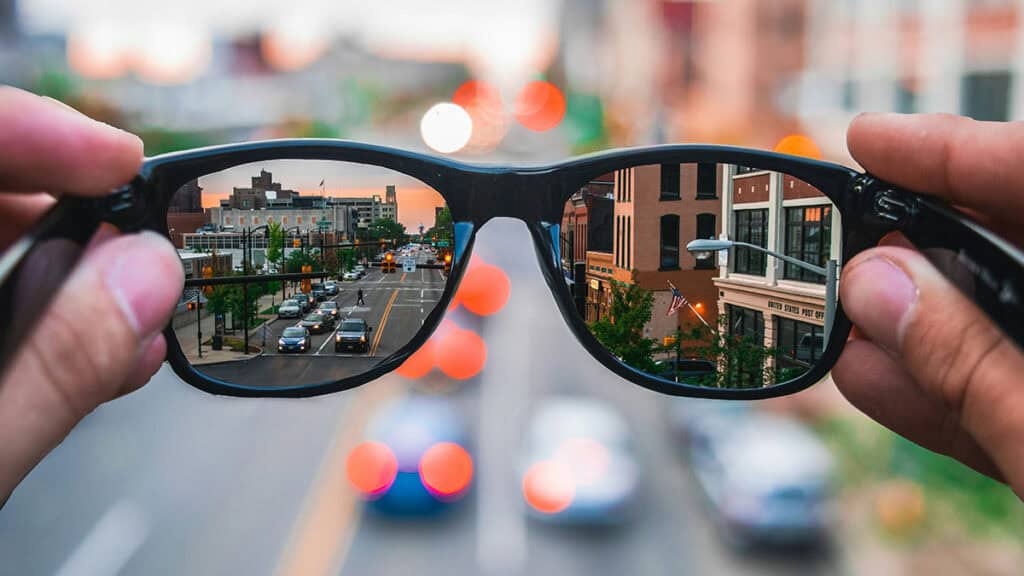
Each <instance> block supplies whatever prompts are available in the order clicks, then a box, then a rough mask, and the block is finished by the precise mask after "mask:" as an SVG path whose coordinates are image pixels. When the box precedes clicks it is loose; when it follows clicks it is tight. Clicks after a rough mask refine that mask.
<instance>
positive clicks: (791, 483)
mask: <svg viewBox="0 0 1024 576" xmlns="http://www.w3.org/2000/svg"><path fill="white" fill-rule="evenodd" d="M689 448H690V451H691V454H690V461H691V465H692V470H693V473H694V476H695V477H696V479H697V484H698V485H699V486H700V489H701V491H702V492H703V494H704V496H705V497H706V499H707V501H708V503H709V507H708V508H709V510H710V511H711V514H713V515H714V520H715V524H716V525H717V526H718V528H719V531H720V532H721V534H722V535H723V537H724V538H725V540H726V541H727V542H728V543H730V544H732V545H734V546H736V547H739V548H746V547H750V546H753V545H766V544H775V545H779V544H785V545H791V544H822V543H824V542H825V541H826V539H827V535H828V532H829V528H830V525H831V516H832V513H831V510H830V486H831V476H832V470H833V463H832V458H831V455H830V453H829V452H828V449H826V448H825V446H824V445H823V444H822V443H821V441H820V440H818V438H817V437H816V436H815V435H814V434H813V433H812V432H811V431H810V430H808V429H807V428H806V427H804V426H803V425H802V424H800V423H799V422H797V421H795V420H791V419H788V418H783V417H781V416H775V415H770V414H763V413H760V412H757V411H754V410H751V411H750V412H749V413H748V414H747V415H746V416H745V417H743V418H736V419H734V420H733V421H732V422H731V423H730V425H729V426H721V427H720V428H719V429H718V430H717V431H716V433H715V434H712V435H706V436H705V435H702V436H700V437H699V438H696V437H695V439H694V441H692V442H690V443H689Z"/></svg>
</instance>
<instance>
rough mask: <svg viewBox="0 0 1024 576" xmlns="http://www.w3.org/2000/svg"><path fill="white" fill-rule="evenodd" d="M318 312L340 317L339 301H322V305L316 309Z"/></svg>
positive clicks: (336, 317) (335, 317) (334, 317)
mask: <svg viewBox="0 0 1024 576" xmlns="http://www.w3.org/2000/svg"><path fill="white" fill-rule="evenodd" d="M316 312H317V314H329V315H330V316H331V318H333V319H335V320H337V319H338V303H337V302H335V301H334V300H327V301H326V302H321V303H320V306H319V307H317V309H316Z"/></svg>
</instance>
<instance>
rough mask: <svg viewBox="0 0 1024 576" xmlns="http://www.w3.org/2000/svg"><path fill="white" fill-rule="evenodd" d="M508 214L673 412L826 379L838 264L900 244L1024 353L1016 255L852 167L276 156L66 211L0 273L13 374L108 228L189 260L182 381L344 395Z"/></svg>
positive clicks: (142, 183)
mask: <svg viewBox="0 0 1024 576" xmlns="http://www.w3.org/2000/svg"><path fill="white" fill-rule="evenodd" d="M495 217H509V218H518V219H520V220H522V221H523V222H525V223H526V225H527V227H528V229H529V231H530V234H531V236H532V238H533V248H534V252H535V253H536V256H537V258H538V260H539V262H540V268H541V270H542V271H543V274H544V277H545V280H546V282H547V284H548V286H549V287H550V289H551V293H552V295H553V297H554V298H555V301H556V302H557V304H558V308H559V310H560V311H561V314H562V317H563V318H564V319H565V321H566V323H567V324H568V325H569V327H570V328H571V329H572V332H573V333H574V334H575V335H576V337H577V339H578V340H579V342H580V343H581V344H582V345H583V346H584V347H585V348H586V349H587V350H588V351H589V352H590V354H591V355H592V356H593V357H594V358H595V359H596V360H597V361H599V362H601V363H602V364H604V365H605V366H606V367H607V368H608V369H609V370H611V371H612V372H614V373H615V374H617V375H618V376H620V377H622V378H624V379H626V380H628V381H630V382H633V383H635V384H638V385H640V386H643V387H645V388H648V389H650V390H654V391H657V392H661V393H664V394H670V395H675V396H691V397H705V398H722V399H741V400H743V399H758V398H768V397H774V396H781V395H785V394H791V393H793V392H797V391H799V390H802V389H804V388H806V387H808V386H810V385H811V384H813V383H815V382H817V381H819V380H821V379H822V378H823V377H825V375H826V374H827V372H828V371H829V370H830V369H831V367H832V366H833V365H834V364H835V362H836V360H837V358H838V357H839V355H840V353H841V351H842V349H843V345H844V344H845V342H846V340H847V337H848V335H849V333H850V328H851V323H850V321H849V319H847V317H846V315H845V314H844V313H843V308H842V303H841V302H840V301H839V298H838V296H837V293H838V290H837V286H838V278H839V276H840V274H841V270H842V265H843V263H844V262H848V261H850V259H851V258H853V257H854V256H856V255H857V254H858V253H859V252H861V251H863V250H866V249H868V248H870V247H873V246H875V245H877V244H878V242H879V241H880V240H881V239H882V238H883V237H884V236H885V235H887V234H890V233H893V232H899V233H902V234H903V235H904V236H905V237H906V238H907V239H909V240H910V242H912V243H913V244H914V246H915V247H916V248H917V249H918V250H920V251H921V252H922V253H923V254H924V255H925V256H926V257H927V258H928V259H929V260H930V261H931V262H932V263H933V264H934V265H936V266H937V267H938V268H939V269H940V270H941V271H942V272H943V274H944V275H945V276H946V277H948V278H949V279H950V280H951V281H952V282H953V283H954V284H955V285H956V286H957V287H958V288H959V289H960V290H961V291H962V292H963V293H964V294H965V295H966V296H967V297H968V298H969V299H970V300H971V301H972V302H973V303H974V304H975V305H976V306H978V307H979V308H980V309H982V310H983V311H984V312H985V313H986V314H987V315H988V316H989V317H990V318H991V319H992V320H993V321H994V322H995V323H996V324H998V325H999V326H1000V327H1001V328H1002V329H1003V330H1004V331H1005V332H1006V334H1007V335H1009V336H1010V337H1012V338H1013V339H1015V340H1016V341H1017V342H1018V343H1021V342H1022V336H1024V315H1022V307H1021V296H1020V294H1019V293H1018V287H1019V286H1024V277H1022V274H1021V271H1022V269H1024V268H1022V265H1024V257H1022V254H1021V252H1020V251H1018V250H1017V249H1016V248H1014V247H1013V246H1011V245H1009V244H1008V243H1006V242H1005V241H1003V240H1002V239H1000V238H998V237H996V236H995V235H993V234H992V233H991V232H989V231H988V230H986V229H984V228H983V227H981V226H979V225H978V224H977V223H975V222H973V221H971V220H970V219H968V218H967V217H966V216H965V215H964V214H963V213H961V212H960V211H958V210H956V209H955V208H953V207H951V206H949V205H948V204H946V203H944V202H943V201H941V200H938V199H936V198H932V197H928V196H924V195H920V194H916V193H913V192H910V191H907V190H903V189H901V188H899V187H896V186H893V185H891V184H888V183H886V182H883V181H881V180H879V179H877V178H874V177H873V176H871V175H869V174H863V173H859V172H856V171H854V170H851V169H849V168H846V167H843V166H840V165H837V164H830V163H826V162H820V161H815V160H810V159H805V158H800V157H793V156H786V155H780V154H775V153H769V152H762V151H757V150H750V149H743V148H734V147H722V146H701V145H668V146H656V147H649V148H636V149H624V150H613V151H609V152H603V153H598V154H593V155H589V156H583V157H579V158H575V159H571V160H568V161H565V162H561V163H558V164H550V165H543V166H530V167H510V166H487V165H471V164H463V163H460V162H456V161H453V160H449V159H445V158H437V157H432V156H428V155H423V154H418V153H414V152H408V151H404V150H397V149H392V148H386V147H381V146H373V145H367V144H359V143H353V142H344V141H336V140H278V141H267V142H257V143H247V144H234V145H227V146H217V147H211V148H203V149H197V150H190V151H185V152H179V153H173V154H166V155H162V156H157V157H154V158H150V159H147V160H146V161H145V163H144V165H143V167H142V170H141V171H140V173H139V175H138V176H137V177H136V178H135V179H134V180H133V181H132V182H131V183H129V184H128V185H126V186H124V187H122V188H120V189H118V190H116V191H114V192H113V193H111V194H110V195H109V196H107V197H105V198H100V199H85V198H72V197H65V198H63V199H61V201H60V202H59V203H58V204H57V205H56V206H55V207H54V208H53V209H52V210H50V211H49V212H48V213H47V214H46V215H45V216H44V217H43V218H42V219H41V220H40V221H39V222H38V223H37V224H36V225H35V227H34V228H33V229H32V230H31V231H30V232H29V233H28V234H26V235H25V236H24V237H22V238H21V239H19V240H18V241H17V242H16V243H15V244H14V245H12V246H11V247H9V248H8V250H7V251H6V253H5V254H3V256H2V257H0V325H2V326H3V333H2V335H0V338H2V340H0V368H3V367H5V366H6V364H7V363H8V362H9V361H10V359H11V357H12V355H13V354H14V353H15V352H16V350H17V349H18V346H19V345H20V344H21V343H22V342H23V341H24V340H25V338H26V336H27V334H28V333H29V331H30V330H31V328H32V326H33V325H34V324H35V323H36V321H37V319H38V318H39V316H40V314H41V313H42V312H43V311H44V310H45V307H46V305H47V303H48V301H49V299H50V297H51V296H52V294H54V293H55V292H56V290H57V289H58V288H59V287H60V285H61V283H62V282H63V281H64V279H65V278H66V276H67V275H68V273H69V271H70V270H71V269H72V267H73V266H74V263H75V261H76V260H77V258H78V257H79V256H80V254H81V252H82V250H83V249H84V246H85V245H86V243H87V242H88V240H89V238H90V237H91V236H92V235H93V233H94V232H95V231H96V229H97V228H98V226H99V225H100V224H101V223H104V222H108V223H111V224H113V225H115V226H117V227H118V228H119V229H121V230H122V231H124V232H134V231H138V230H143V229H146V230H153V231H157V232H159V233H162V234H164V235H166V236H167V237H168V238H169V239H170V240H171V242H172V243H173V244H174V245H175V246H176V248H177V249H178V252H179V254H180V256H181V262H182V266H183V268H184V272H185V278H186V280H185V284H184V286H183V290H182V296H181V300H180V302H179V304H178V306H177V309H176V311H175V313H174V315H173V318H172V321H171V323H170V324H169V325H168V326H167V328H166V330H165V332H164V334H165V336H166V339H167V360H168V361H169V363H170V365H171V366H172V368H173V369H174V371H175V372H176V373H177V374H178V375H179V376H180V377H181V378H182V379H183V380H185V381H186V382H188V383H189V384H191V385H192V386H195V387H197V388H199V389H201V390H205V391H207V392H211V393H214V394H223V395H229V396H249V397H253V396H256V397H260V396H265V397H306V396H315V395H319V394H326V393H330V392H336V391H340V390H346V389H350V388H353V387H355V386H359V385H361V384H364V383H366V382H369V381H371V380H373V379H375V378H378V377H380V376H382V375H384V374H386V373H388V372H390V371H392V370H395V369H396V368H398V367H399V366H401V365H402V363H403V362H405V361H406V360H407V359H408V358H409V357H410V356H411V355H413V354H414V353H415V352H416V351H417V350H418V349H420V348H421V347H422V346H423V345H424V344H425V343H426V342H427V340H428V339H429V338H430V337H431V335H432V334H434V333H435V331H438V330H440V331H444V330H448V329H451V327H450V326H449V325H447V324H442V322H441V320H442V317H443V315H444V313H445V311H446V310H447V309H448V308H449V306H450V305H452V303H453V298H454V296H455V295H456V292H457V290H458V288H459V283H460V281H461V280H462V278H463V277H464V276H465V275H466V272H467V270H468V269H471V268H472V267H473V264H472V263H471V258H470V255H471V253H472V249H473V243H474V239H475V238H476V234H477V232H478V231H479V230H480V228H481V227H482V226H483V225H484V224H486V223H487V221H488V220H490V219H491V218H495ZM523 249H525V246H524V247H523ZM490 288H491V287H490V286H488V284H487V282H482V283H480V282H476V283H475V289H476V290H483V291H484V292H486V291H487V290H489V289H490ZM494 289H498V287H494Z"/></svg>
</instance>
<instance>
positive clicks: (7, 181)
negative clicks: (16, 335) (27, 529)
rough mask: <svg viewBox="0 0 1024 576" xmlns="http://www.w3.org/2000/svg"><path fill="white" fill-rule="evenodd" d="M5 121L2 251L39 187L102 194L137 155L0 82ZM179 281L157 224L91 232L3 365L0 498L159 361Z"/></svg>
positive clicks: (127, 173) (120, 180) (131, 171)
mask: <svg viewBox="0 0 1024 576" xmlns="http://www.w3.org/2000/svg"><path fill="white" fill-rule="evenodd" d="M0 126H3V130H0V250H3V249H6V248H7V247H8V246H10V245H11V243H12V242H13V241H14V240H15V239H16V238H18V237H19V236H20V235H21V234H22V233H24V232H25V231H26V230H27V229H28V228H29V227H30V226H31V225H32V223H33V222H35V221H36V220H37V219H38V218H39V216H41V215H42V214H43V212H45V211H46V210H47V209H48V208H49V207H50V206H51V205H53V204H54V202H55V198H54V196H52V195H50V194H48V193H46V191H54V192H56V191H60V193H62V194H75V195H81V196H102V195H104V194H107V193H108V192H109V191H110V190H111V189H113V188H115V187H117V186H121V185H123V184H124V183H125V182H128V181H129V180H131V178H132V177H133V176H134V175H135V173H136V172H137V171H138V169H139V166H140V164H141V162H142V142H141V141H140V140H139V139H138V138H137V137H136V136H133V135H131V134H128V133H126V132H122V131H120V130H117V129H115V128H112V127H110V126H107V125H105V124H101V123H99V122H95V121H93V120H90V119H89V118H87V117H85V116H83V115H82V114H79V113H78V112H75V111H74V110H72V109H70V108H68V107H66V106H64V105H62V104H60V103H58V102H56V101H54V100H50V99H47V98H41V97H39V96H35V95H33V94H29V93H27V92H23V91H21V90H17V89H14V88H10V87H5V86H0ZM182 282H183V272H182V268H181V264H180V262H179V260H178V257H177V254H176V253H175V251H174V249H173V248H172V247H171V245H170V243H169V242H167V240H166V239H164V238H162V237H160V236H159V235H157V234H154V233H152V232H143V233H140V234H126V235H121V234H119V233H118V232H117V230H116V229H114V228H113V227H109V226H107V225H105V226H104V227H101V228H100V230H99V231H98V232H97V233H96V234H95V236H94V237H93V238H92V239H91V241H90V243H89V245H88V246H87V248H86V250H85V252H84V253H83V254H82V258H81V260H80V261H79V263H78V266H77V267H76V268H75V270H74V271H73V272H72V273H71V274H70V275H69V276H68V278H67V281H66V282H65V283H64V285H63V286H62V287H61V288H60V290H59V292H58V294H56V296H55V297H54V299H53V300H52V302H51V304H50V307H49V309H48V310H47V311H46V312H45V313H44V314H43V315H42V316H41V317H40V318H39V319H38V322H37V325H36V329H35V331H34V332H32V333H31V334H30V335H28V336H27V340H26V341H25V342H24V343H23V345H22V347H21V348H20V350H19V351H18V353H17V355H16V356H15V357H14V358H13V359H12V361H11V363H10V364H9V366H8V370H7V372H6V373H5V374H3V375H2V376H0V502H3V501H4V500H6V498H7V496H8V495H9V494H10V493H11V491H12V490H13V489H14V487H15V486H16V485H17V484H18V482H20V481H21V479H22V478H23V477H24V476H25V475H26V474H28V472H29V471H30V470H31V469H32V468H33V467H34V466H35V465H36V464H37V463H39V461H40V460H42V458H43V457H44V456H45V455H46V454H47V453H48V452H49V451H50V450H52V449H53V448H54V447H55V446H56V445H57V444H59V443H60V442H61V440H63V438H64V437H65V436H66V435H67V434H68V432H70V431H71V428H72V427H74V426H75V424H77V423H78V422H79V421H80V420H81V419H82V417H84V416H85V415H86V414H88V413H89V412H91V411H92V410H93V409H94V408H96V407H97V406H98V405H100V404H101V403H103V402H106V401H108V400H112V399H114V398H117V397H118V396H121V395H122V394H126V393H128V392H131V391H133V390H135V389H137V388H139V387H140V386H142V385H143V384H145V383H146V381H148V380H149V378H150V377H151V376H152V375H153V374H154V373H155V372H156V370H157V369H158V368H159V366H160V363H161V362H162V361H163V359H164V353H165V351H166V342H165V341H164V337H163V335H162V334H161V331H162V329H163V327H164V326H165V325H166V323H167V321H168V318H169V317H170V314H171V311H172V310H173V308H174V305H175V303H176V302H177V301H178V298H180V296H181V286H182Z"/></svg>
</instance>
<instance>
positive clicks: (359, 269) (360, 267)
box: [355, 264, 366, 278]
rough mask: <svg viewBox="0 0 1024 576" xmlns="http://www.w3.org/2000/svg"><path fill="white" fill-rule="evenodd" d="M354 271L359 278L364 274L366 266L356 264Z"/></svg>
mask: <svg viewBox="0 0 1024 576" xmlns="http://www.w3.org/2000/svg"><path fill="white" fill-rule="evenodd" d="M355 272H356V273H357V274H359V277H360V278H362V277H364V276H366V266H363V265H362V264H359V265H357V266H356V267H355Z"/></svg>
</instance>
